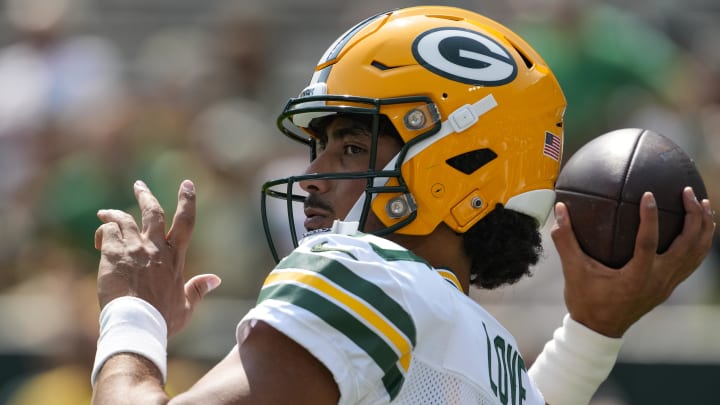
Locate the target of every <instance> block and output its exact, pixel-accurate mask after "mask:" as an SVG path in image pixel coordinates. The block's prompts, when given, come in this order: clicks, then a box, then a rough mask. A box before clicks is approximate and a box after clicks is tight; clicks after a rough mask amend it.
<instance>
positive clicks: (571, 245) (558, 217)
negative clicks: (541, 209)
mask: <svg viewBox="0 0 720 405" xmlns="http://www.w3.org/2000/svg"><path fill="white" fill-rule="evenodd" d="M550 235H551V236H552V239H553V242H554V244H555V248H556V249H557V251H558V254H559V256H560V261H561V262H562V268H563V273H564V274H565V278H566V280H572V279H573V277H574V275H573V274H572V269H575V268H578V267H579V266H581V265H585V264H587V263H585V262H584V261H585V260H586V259H585V258H587V257H588V256H587V255H585V254H584V252H583V251H582V248H581V247H580V244H579V243H578V241H577V238H575V233H574V232H573V229H572V221H571V219H570V213H569V211H568V207H567V205H565V204H564V203H561V202H558V203H556V204H555V225H554V226H553V229H552V232H551V234H550ZM581 262H582V263H581Z"/></svg>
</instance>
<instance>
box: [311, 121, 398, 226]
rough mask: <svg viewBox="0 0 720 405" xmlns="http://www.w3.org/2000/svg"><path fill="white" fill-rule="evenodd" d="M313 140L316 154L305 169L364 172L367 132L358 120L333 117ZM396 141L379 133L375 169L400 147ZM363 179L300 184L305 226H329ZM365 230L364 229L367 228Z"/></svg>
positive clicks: (352, 201) (359, 191) (360, 189)
mask: <svg viewBox="0 0 720 405" xmlns="http://www.w3.org/2000/svg"><path fill="white" fill-rule="evenodd" d="M319 135H320V137H321V139H319V140H318V142H317V157H316V158H315V160H314V161H313V162H312V163H311V164H310V166H308V168H307V169H306V170H305V173H306V174H314V173H318V174H320V173H349V172H365V171H367V170H368V167H369V163H370V147H371V134H370V130H369V129H368V128H367V127H366V126H365V125H364V124H362V123H360V122H358V121H355V120H352V119H350V118H347V117H338V118H335V119H333V120H332V121H331V122H330V123H329V124H328V125H327V126H326V127H325V131H324V133H323V134H319ZM400 147H401V145H400V144H399V142H398V141H397V140H396V139H395V138H392V137H390V136H383V135H380V136H379V137H378V144H377V157H376V162H375V163H376V164H375V169H378V170H379V169H381V168H383V167H384V166H385V165H386V164H387V163H388V162H389V161H390V159H392V158H393V156H395V155H396V154H397V153H398V151H399V150H400ZM366 185H367V179H356V180H351V179H339V180H330V179H312V180H305V181H302V182H301V183H300V186H301V187H302V188H303V190H305V191H306V192H307V193H308V196H307V199H306V201H305V217H306V219H305V228H306V229H307V230H309V231H310V230H314V229H321V228H329V227H331V226H332V223H333V220H335V219H344V218H345V216H346V215H347V214H348V213H349V212H350V209H351V208H352V206H353V205H354V204H355V202H356V201H357V200H358V198H359V197H360V196H361V195H362V194H363V192H364V191H365V186H366ZM371 230H372V229H367V226H366V229H365V231H371Z"/></svg>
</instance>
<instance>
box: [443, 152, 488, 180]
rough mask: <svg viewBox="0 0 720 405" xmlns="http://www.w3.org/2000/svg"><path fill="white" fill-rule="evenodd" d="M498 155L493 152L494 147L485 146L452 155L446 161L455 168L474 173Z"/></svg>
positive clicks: (466, 172)
mask: <svg viewBox="0 0 720 405" xmlns="http://www.w3.org/2000/svg"><path fill="white" fill-rule="evenodd" d="M496 157H497V153H495V152H493V151H492V149H488V148H484V149H476V150H472V151H470V152H465V153H463V154H461V155H457V156H455V157H451V158H450V159H448V160H446V161H445V162H446V163H447V164H448V165H450V166H451V167H452V168H453V169H455V170H459V171H461V172H463V173H465V174H472V173H474V172H475V171H476V170H478V169H480V168H481V167H483V166H485V165H486V164H488V163H490V162H491V161H493V160H494V159H495V158H496Z"/></svg>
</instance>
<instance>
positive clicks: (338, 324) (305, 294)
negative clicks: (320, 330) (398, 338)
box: [258, 283, 405, 398]
mask: <svg viewBox="0 0 720 405" xmlns="http://www.w3.org/2000/svg"><path fill="white" fill-rule="evenodd" d="M269 299H272V300H280V301H284V302H288V303H291V304H293V305H296V306H298V307H301V308H304V309H306V310H308V311H310V312H312V313H313V314H315V315H317V316H318V317H319V318H320V319H322V320H323V321H325V322H326V323H327V324H328V325H330V326H332V327H333V328H335V329H337V330H338V331H339V332H340V333H342V334H343V335H345V336H346V337H347V338H348V339H350V340H352V341H353V342H354V343H355V344H356V345H357V346H358V347H360V348H361V349H362V350H363V351H365V353H367V354H368V356H370V357H371V358H372V359H373V361H375V363H376V364H377V365H378V367H380V369H381V370H382V371H383V372H384V373H385V375H384V377H383V378H382V380H383V384H384V385H385V389H386V390H387V392H388V395H390V397H391V398H395V396H396V395H397V393H398V392H399V391H400V387H402V384H403V382H404V380H405V376H404V375H403V373H402V372H401V371H400V369H399V368H398V360H399V356H398V355H397V354H396V353H395V351H394V350H393V349H392V348H391V347H390V346H389V345H388V344H387V342H385V340H383V339H382V338H381V337H379V336H378V335H377V334H376V333H375V332H374V331H373V330H372V329H370V328H368V327H367V326H366V325H365V324H363V323H362V322H360V321H359V320H357V319H356V318H355V317H354V316H352V315H351V314H349V313H348V312H347V311H346V310H345V308H343V307H340V306H338V305H336V304H335V303H334V302H333V301H331V300H329V299H327V298H325V297H323V296H321V295H320V294H318V293H316V292H314V291H312V290H309V289H306V288H303V287H302V286H299V285H295V284H290V283H285V284H273V285H269V286H266V287H264V288H263V289H262V290H261V291H260V296H259V298H258V303H260V302H262V301H265V300H269Z"/></svg>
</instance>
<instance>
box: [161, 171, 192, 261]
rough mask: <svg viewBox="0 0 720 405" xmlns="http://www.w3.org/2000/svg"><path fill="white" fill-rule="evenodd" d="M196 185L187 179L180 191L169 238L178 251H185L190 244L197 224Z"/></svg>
mask: <svg viewBox="0 0 720 405" xmlns="http://www.w3.org/2000/svg"><path fill="white" fill-rule="evenodd" d="M195 211H196V205H195V185H194V184H193V183H192V181H190V180H185V181H183V182H182V184H181V185H180V190H179V191H178V206H177V210H176V211H175V216H174V217H173V222H172V225H171V226H170V231H169V232H168V235H167V240H168V242H170V245H172V246H174V247H175V248H176V249H177V250H178V251H181V252H184V251H185V250H186V249H187V247H188V245H189V244H190V237H191V236H192V231H193V228H194V226H195Z"/></svg>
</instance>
